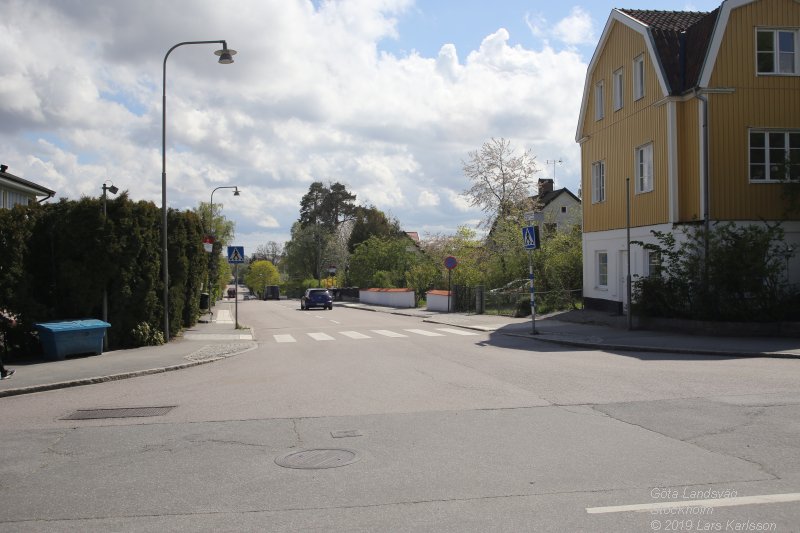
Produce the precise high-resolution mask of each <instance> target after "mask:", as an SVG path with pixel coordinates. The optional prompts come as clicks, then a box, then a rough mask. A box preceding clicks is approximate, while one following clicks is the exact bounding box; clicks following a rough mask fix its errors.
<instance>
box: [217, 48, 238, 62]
mask: <svg viewBox="0 0 800 533" xmlns="http://www.w3.org/2000/svg"><path fill="white" fill-rule="evenodd" d="M214 53H215V54H216V55H218V56H219V61H218V63H220V64H222V65H230V64H231V63H233V56H235V55H236V50H232V49H230V48H228V47H227V46H226V47H225V48H223V49H222V50H217V51H216V52H214Z"/></svg>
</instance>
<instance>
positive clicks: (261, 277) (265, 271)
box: [244, 261, 280, 296]
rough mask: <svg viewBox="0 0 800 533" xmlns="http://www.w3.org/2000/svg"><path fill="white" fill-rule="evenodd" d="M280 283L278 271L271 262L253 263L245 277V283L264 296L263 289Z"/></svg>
mask: <svg viewBox="0 0 800 533" xmlns="http://www.w3.org/2000/svg"><path fill="white" fill-rule="evenodd" d="M278 281H280V275H279V274H278V269H277V268H275V265H273V264H272V262H271V261H253V262H252V263H251V264H250V268H249V269H248V271H247V275H246V276H245V277H244V283H245V285H247V286H248V287H250V290H253V291H255V292H256V293H258V294H259V295H260V296H263V289H264V287H266V286H268V285H277V284H278Z"/></svg>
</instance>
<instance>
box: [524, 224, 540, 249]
mask: <svg viewBox="0 0 800 533" xmlns="http://www.w3.org/2000/svg"><path fill="white" fill-rule="evenodd" d="M522 244H523V245H524V246H525V249H526V250H536V249H537V248H539V226H527V227H524V228H522Z"/></svg>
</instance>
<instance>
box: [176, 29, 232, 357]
mask: <svg viewBox="0 0 800 533" xmlns="http://www.w3.org/2000/svg"><path fill="white" fill-rule="evenodd" d="M216 43H220V44H222V50H217V51H216V52H214V53H215V54H216V55H218V56H219V63H221V64H223V65H229V64H230V63H233V56H234V55H236V50H231V49H229V48H228V43H227V42H226V41H224V40H217V41H185V42H182V43H178V44H176V45H175V46H173V47H172V48H170V49H169V50H168V51H167V53H166V55H165V56H164V82H163V85H162V87H163V92H162V96H161V110H162V113H161V217H162V221H161V226H162V228H161V229H162V232H163V235H162V247H163V249H162V251H161V261H162V262H163V263H164V264H163V267H162V270H163V273H164V341H165V342H169V264H168V261H167V259H168V257H167V58H168V57H169V55H170V54H171V53H172V51H173V50H175V49H176V48H178V47H179V46H183V45H185V44H216Z"/></svg>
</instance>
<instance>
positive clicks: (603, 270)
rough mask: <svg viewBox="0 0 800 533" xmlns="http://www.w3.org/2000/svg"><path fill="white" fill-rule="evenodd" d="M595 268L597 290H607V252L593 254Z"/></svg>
mask: <svg viewBox="0 0 800 533" xmlns="http://www.w3.org/2000/svg"><path fill="white" fill-rule="evenodd" d="M595 258H596V262H595V264H596V265H597V268H596V270H595V275H596V276H597V288H598V289H608V252H607V251H605V250H602V251H597V252H595Z"/></svg>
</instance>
